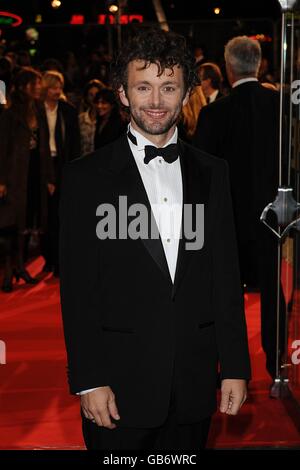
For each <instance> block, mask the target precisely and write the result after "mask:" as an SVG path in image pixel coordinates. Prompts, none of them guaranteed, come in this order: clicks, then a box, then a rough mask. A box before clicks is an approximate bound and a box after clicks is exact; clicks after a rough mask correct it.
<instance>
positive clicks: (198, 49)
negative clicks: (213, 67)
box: [194, 44, 206, 67]
mask: <svg viewBox="0 0 300 470" xmlns="http://www.w3.org/2000/svg"><path fill="white" fill-rule="evenodd" d="M194 57H195V65H196V67H199V65H201V64H203V63H204V62H205V61H206V57H205V47H204V46H203V45H200V44H197V45H196V46H195V47H194Z"/></svg>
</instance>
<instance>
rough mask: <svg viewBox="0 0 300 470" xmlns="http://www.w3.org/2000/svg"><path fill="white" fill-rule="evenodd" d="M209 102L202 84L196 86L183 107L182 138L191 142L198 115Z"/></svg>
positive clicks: (180, 130)
mask: <svg viewBox="0 0 300 470" xmlns="http://www.w3.org/2000/svg"><path fill="white" fill-rule="evenodd" d="M206 104H207V102H206V99H205V96H204V94H203V91H202V87H201V85H197V86H195V88H194V90H193V91H192V93H191V94H190V97H189V100H188V102H187V104H186V105H184V106H183V107H182V118H181V120H180V121H179V124H178V132H179V136H180V138H181V139H183V140H185V141H186V142H191V141H192V139H193V136H194V133H195V130H196V127H197V122H198V116H199V113H200V111H201V109H202V108H203V106H205V105H206Z"/></svg>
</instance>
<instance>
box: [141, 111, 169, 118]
mask: <svg viewBox="0 0 300 470" xmlns="http://www.w3.org/2000/svg"><path fill="white" fill-rule="evenodd" d="M144 113H145V114H147V116H149V117H151V118H154V119H161V118H163V117H165V115H166V114H167V111H162V110H154V109H144Z"/></svg>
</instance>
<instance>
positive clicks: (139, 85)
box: [119, 60, 188, 135]
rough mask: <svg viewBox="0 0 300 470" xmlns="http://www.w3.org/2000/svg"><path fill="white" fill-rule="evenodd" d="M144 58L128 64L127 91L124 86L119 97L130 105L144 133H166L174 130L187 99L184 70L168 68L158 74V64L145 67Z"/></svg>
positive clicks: (132, 113) (139, 127) (137, 125)
mask: <svg viewBox="0 0 300 470" xmlns="http://www.w3.org/2000/svg"><path fill="white" fill-rule="evenodd" d="M143 65H144V61H143V60H134V61H132V62H130V63H129V65H128V73H127V76H128V80H127V90H126V91H125V90H124V88H123V87H121V89H120V90H119V91H120V99H121V101H122V103H123V104H124V105H125V106H129V107H130V112H131V119H132V121H133V124H134V125H135V127H136V128H137V130H139V131H141V133H142V134H148V135H163V134H167V133H168V132H169V131H171V132H172V131H173V129H174V127H175V124H176V121H177V118H178V116H179V114H180V112H181V108H182V106H183V105H184V104H186V103H187V101H188V93H185V92H184V81H183V73H182V69H181V68H178V67H176V66H175V67H174V69H173V70H174V73H173V72H172V70H171V69H165V71H164V73H163V74H162V75H161V76H159V77H158V76H157V74H158V67H157V65H156V64H150V65H149V67H147V68H145V69H141V67H143Z"/></svg>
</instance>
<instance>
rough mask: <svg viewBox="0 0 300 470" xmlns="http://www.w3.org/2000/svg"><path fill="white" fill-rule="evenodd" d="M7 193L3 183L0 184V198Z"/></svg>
mask: <svg viewBox="0 0 300 470" xmlns="http://www.w3.org/2000/svg"><path fill="white" fill-rule="evenodd" d="M6 194H7V189H6V186H5V184H0V198H1V197H5V196H6Z"/></svg>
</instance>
